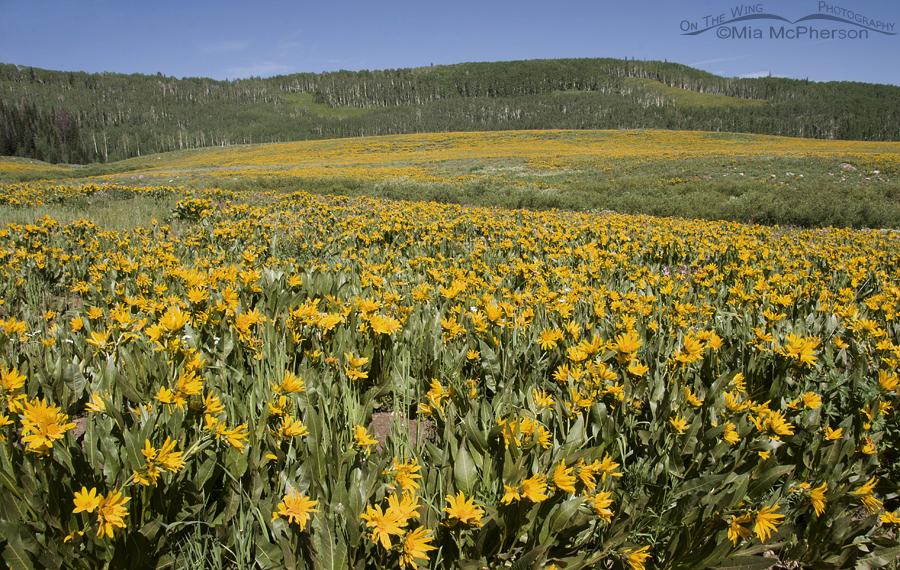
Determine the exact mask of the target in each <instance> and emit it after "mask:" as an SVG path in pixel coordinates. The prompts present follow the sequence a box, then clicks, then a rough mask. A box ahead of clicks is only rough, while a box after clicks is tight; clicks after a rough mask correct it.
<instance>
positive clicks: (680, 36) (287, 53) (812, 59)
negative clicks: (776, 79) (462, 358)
mask: <svg viewBox="0 0 900 570" xmlns="http://www.w3.org/2000/svg"><path fill="white" fill-rule="evenodd" d="M0 16H2V20H3V26H2V34H0V63H13V64H18V65H23V66H32V67H38V68H43V69H53V70H60V71H87V72H91V73H94V72H102V71H110V72H117V73H143V74H155V73H157V72H159V73H162V74H163V75H166V76H174V77H178V78H181V77H211V78H214V79H235V78H245V77H250V76H261V77H270V76H273V75H286V74H290V73H298V72H323V71H337V70H340V69H347V70H352V71H356V70H361V69H368V70H375V69H390V68H403V67H420V66H426V65H431V64H435V65H438V64H452V63H461V62H472V61H508V60H523V59H545V58H580V57H615V58H628V59H631V58H634V59H637V60H660V61H662V60H667V61H674V62H677V63H683V64H686V65H689V66H692V67H696V68H699V69H703V70H706V71H709V72H711V73H715V74H717V75H723V76H726V77H735V76H736V77H754V76H763V75H769V74H771V75H773V76H784V77H791V78H796V79H806V78H808V79H810V80H814V81H865V82H870V83H890V84H893V85H900V57H898V54H900V2H897V1H896V0H836V1H835V2H823V1H821V0H784V1H782V2H778V3H776V2H762V3H743V4H742V3H738V2H725V1H719V0H688V1H685V2H677V1H671V0H647V1H642V0H637V1H635V2H628V3H626V2H609V1H605V0H584V1H582V0H558V1H557V2H555V3H552V4H551V3H550V2H549V1H547V0H544V1H541V2H537V1H534V0H519V1H517V2H507V1H503V2H498V1H492V0H481V1H472V0H454V1H452V2H429V1H427V0H426V1H411V0H379V1H374V0H368V1H365V2H363V1H358V0H337V1H334V2H328V1H323V0H319V1H316V2H311V1H309V0H240V1H236V0H217V1H215V2H211V1H206V0H203V1H192V0H178V1H172V0H157V1H154V2H134V1H130V0H115V1H113V0H0ZM760 16H762V17H760ZM808 16H811V17H810V18H807V17H808ZM691 33H693V35H691Z"/></svg>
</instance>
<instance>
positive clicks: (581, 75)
mask: <svg viewBox="0 0 900 570" xmlns="http://www.w3.org/2000/svg"><path fill="white" fill-rule="evenodd" d="M635 78H639V79H640V80H642V81H636V80H635ZM644 80H646V81H644ZM656 82H658V83H656ZM667 86H668V87H667ZM670 87H674V88H678V89H684V90H687V91H689V92H693V93H699V94H705V95H710V96H727V97H734V98H738V99H735V100H727V99H724V98H722V97H716V98H714V102H713V100H712V99H713V98H712V97H711V98H710V102H709V103H698V102H697V100H698V98H697V97H692V98H690V99H688V98H680V97H678V96H676V95H673V92H677V90H672V89H669V88H670ZM699 99H700V100H701V101H702V100H703V99H702V98H699ZM750 99H753V100H761V101H760V103H759V104H742V103H743V102H744V101H741V100H750ZM303 101H309V102H310V103H311V104H309V105H305V104H303V103H302V102H303ZM898 102H900V87H896V86H891V85H876V84H869V83H855V82H827V83H820V82H812V81H806V80H796V79H785V78H775V77H766V78H755V79H739V78H725V77H719V76H716V75H712V74H710V73H707V72H704V71H700V70H697V69H693V68H691V67H687V66H685V65H680V64H676V63H664V62H659V61H633V60H632V61H629V60H622V59H552V60H529V61H511V62H498V63H460V64H456V65H438V66H430V67H422V68H415V69H389V70H383V71H359V72H352V71H338V72H329V73H298V74H293V75H284V76H276V77H271V78H265V79H263V78H259V77H256V78H250V79H236V80H231V81H217V80H212V79H203V78H193V77H190V78H183V79H176V78H174V77H165V76H163V75H162V74H157V75H140V74H134V75H124V74H117V73H95V74H88V73H84V72H64V71H48V70H43V69H37V68H31V67H22V66H17V65H11V64H0V155H6V156H20V157H28V158H36V159H39V160H43V161H47V162H51V163H60V162H62V163H78V164H85V163H91V162H111V161H116V160H121V159H124V158H130V157H135V156H140V155H145V154H153V153H159V152H167V151H171V150H177V149H185V148H198V147H207V146H217V145H234V144H247V143H268V142H286V141H297V140H310V139H323V138H338V137H357V136H376V135H388V134H405V133H422V132H447V131H483V130H506V129H636V128H654V129H679V130H704V131H729V132H743V133H756V134H767V135H781V136H792V137H812V138H825V139H841V140H880V141H896V140H900V104H898ZM329 108H337V109H341V108H345V109H356V110H357V112H355V113H346V114H344V115H343V116H342V115H341V114H340V113H322V112H317V110H316V109H329Z"/></svg>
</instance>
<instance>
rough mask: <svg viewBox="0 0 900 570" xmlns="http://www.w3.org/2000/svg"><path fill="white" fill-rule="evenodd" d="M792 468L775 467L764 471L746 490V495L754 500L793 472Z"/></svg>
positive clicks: (787, 466) (786, 466)
mask: <svg viewBox="0 0 900 570" xmlns="http://www.w3.org/2000/svg"><path fill="white" fill-rule="evenodd" d="M794 467H795V466H794V465H777V466H774V467H771V468H770V469H766V470H765V471H763V472H762V473H761V474H760V475H759V476H757V477H755V478H754V480H753V482H752V483H751V484H750V488H749V489H748V490H747V494H748V495H749V496H750V498H751V499H755V498H757V497H759V496H760V495H762V494H764V493H766V492H767V491H768V490H769V489H770V488H771V487H772V485H774V484H775V482H776V481H778V479H780V478H781V477H783V476H785V475H787V474H788V473H790V472H791V471H793V470H794Z"/></svg>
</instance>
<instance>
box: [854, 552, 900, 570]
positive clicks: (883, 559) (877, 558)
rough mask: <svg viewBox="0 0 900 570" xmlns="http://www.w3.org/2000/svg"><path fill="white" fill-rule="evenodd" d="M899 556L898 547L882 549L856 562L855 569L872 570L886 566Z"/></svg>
mask: <svg viewBox="0 0 900 570" xmlns="http://www.w3.org/2000/svg"><path fill="white" fill-rule="evenodd" d="M898 558H900V547H896V548H891V549H890V550H882V551H880V552H879V553H878V554H874V555H872V556H867V557H865V558H863V559H862V560H860V561H858V562H857V563H856V570H874V569H875V568H887V567H888V566H889V565H890V564H891V562H894V561H896V560H897V559H898Z"/></svg>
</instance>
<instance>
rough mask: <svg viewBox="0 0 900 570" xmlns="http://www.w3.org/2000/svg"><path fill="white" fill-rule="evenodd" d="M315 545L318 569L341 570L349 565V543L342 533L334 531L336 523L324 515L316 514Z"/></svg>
mask: <svg viewBox="0 0 900 570" xmlns="http://www.w3.org/2000/svg"><path fill="white" fill-rule="evenodd" d="M311 526H312V528H313V531H314V532H313V533H312V535H313V545H314V546H315V548H316V558H317V560H318V565H317V570H339V569H342V568H346V566H347V545H346V544H345V543H344V537H343V536H342V535H341V534H340V533H335V532H334V525H333V524H332V523H331V521H330V520H328V519H327V518H326V517H324V516H318V517H316V516H314V517H313V520H312V523H311Z"/></svg>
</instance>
